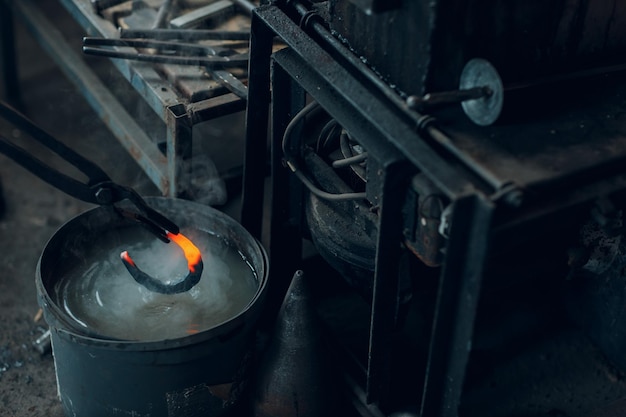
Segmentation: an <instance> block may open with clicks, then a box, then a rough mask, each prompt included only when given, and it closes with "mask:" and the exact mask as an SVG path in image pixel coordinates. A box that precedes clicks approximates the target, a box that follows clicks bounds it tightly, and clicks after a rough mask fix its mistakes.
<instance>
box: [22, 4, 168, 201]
mask: <svg viewBox="0 0 626 417" xmlns="http://www.w3.org/2000/svg"><path fill="white" fill-rule="evenodd" d="M12 5H13V10H14V11H15V12H16V13H18V14H19V16H20V17H22V18H23V20H24V22H25V24H26V25H27V26H28V28H29V30H30V31H31V33H32V34H33V35H34V36H35V37H36V38H37V40H38V42H39V44H40V45H41V46H42V47H43V48H44V49H45V50H46V52H48V54H49V55H50V56H51V57H52V59H53V60H54V61H55V62H56V63H57V65H58V66H59V68H60V69H61V70H62V71H63V73H64V74H65V75H66V77H67V78H68V79H69V80H70V81H71V82H73V83H74V84H75V85H76V87H77V88H78V89H79V90H80V91H81V92H82V93H83V95H84V96H85V98H86V99H87V101H88V102H89V104H90V105H91V107H92V108H93V109H94V111H95V112H96V113H97V114H98V116H99V117H100V119H102V120H103V121H105V123H106V124H107V126H108V127H109V129H110V130H111V132H112V133H113V135H114V136H115V137H116V138H117V139H118V140H119V142H120V143H121V144H122V145H123V146H124V147H125V148H126V149H127V150H128V152H129V153H130V154H131V155H132V156H133V158H134V159H135V160H136V161H137V163H138V164H139V166H141V168H142V169H143V170H144V171H145V172H146V174H147V175H148V177H149V178H150V179H151V180H152V182H154V184H156V186H157V187H159V189H160V190H161V192H162V193H163V194H164V195H169V194H170V192H169V189H170V182H169V178H168V177H167V176H166V175H165V172H166V167H167V161H166V158H165V156H164V155H163V154H162V153H161V152H160V151H159V150H158V148H157V146H156V144H155V143H153V142H152V141H151V140H150V138H149V137H147V136H146V134H145V133H144V131H143V130H142V129H141V128H140V127H139V126H138V125H137V124H136V122H135V121H134V120H133V119H132V118H131V117H130V116H129V115H128V113H127V112H126V111H125V110H124V109H123V108H122V106H121V104H119V102H118V101H117V99H116V98H115V97H114V96H113V95H112V94H111V93H110V91H109V89H108V88H107V87H106V86H105V85H104V84H103V83H102V82H101V81H100V79H99V78H98V77H97V76H96V75H95V74H94V73H93V72H92V71H91V69H90V68H89V67H88V66H87V65H86V64H85V63H84V62H83V60H82V58H81V57H80V56H78V55H77V54H75V53H74V52H73V49H72V48H71V47H70V46H69V45H67V43H66V42H65V39H64V38H63V36H62V35H61V33H60V32H59V31H58V30H57V29H56V28H55V27H54V26H53V25H52V24H51V23H50V22H49V21H48V20H47V19H46V18H45V17H44V16H43V14H42V13H41V12H40V11H39V9H38V8H37V7H36V6H35V5H34V4H33V2H32V1H31V0H23V1H19V2H13V3H12Z"/></svg>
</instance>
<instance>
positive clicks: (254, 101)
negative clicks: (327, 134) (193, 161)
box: [241, 13, 274, 238]
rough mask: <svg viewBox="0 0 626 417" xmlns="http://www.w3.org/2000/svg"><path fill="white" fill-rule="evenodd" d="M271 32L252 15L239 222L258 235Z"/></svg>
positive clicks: (262, 189) (267, 108)
mask: <svg viewBox="0 0 626 417" xmlns="http://www.w3.org/2000/svg"><path fill="white" fill-rule="evenodd" d="M273 37H274V33H273V32H272V31H271V30H270V29H269V28H268V26H266V25H265V24H264V22H263V21H262V20H261V19H259V17H258V15H257V14H255V13H253V14H252V21H251V28H250V62H251V63H252V62H254V65H249V68H248V107H247V108H248V110H247V112H246V143H245V152H244V170H243V173H244V175H243V191H242V203H241V222H242V224H243V225H244V227H246V228H247V229H248V231H249V232H250V233H251V234H252V235H253V236H255V237H257V238H260V237H261V232H262V220H263V194H264V192H263V191H264V181H265V164H266V158H265V157H264V156H265V155H266V148H267V128H268V116H269V103H270V55H271V53H272V42H273Z"/></svg>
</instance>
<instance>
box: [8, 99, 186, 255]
mask: <svg viewBox="0 0 626 417" xmlns="http://www.w3.org/2000/svg"><path fill="white" fill-rule="evenodd" d="M0 117H1V118H3V119H5V120H7V121H9V122H11V123H12V124H13V125H14V126H15V127H17V128H19V129H20V130H22V131H23V132H25V133H27V134H29V135H30V136H31V137H32V138H33V139H35V140H37V141H38V142H39V143H41V144H42V145H44V146H46V147H47V148H48V149H50V150H51V151H52V152H54V153H56V154H57V155H59V156H60V157H61V158H63V159H64V160H65V161H67V162H68V163H69V164H71V165H73V166H74V167H76V168H77V169H78V170H80V171H81V172H82V173H83V174H85V175H86V176H87V178H88V181H87V182H86V183H82V182H80V181H78V180H76V179H74V178H72V177H70V176H68V175H65V174H63V173H61V172H59V171H57V170H55V169H54V168H52V167H50V166H49V165H47V164H45V163H44V162H42V161H40V160H39V159H37V158H35V157H34V156H33V155H31V154H30V153H28V152H27V151H25V150H24V149H22V148H20V147H19V146H17V145H15V144H13V143H12V142H10V141H9V140H8V139H7V138H6V137H4V136H2V134H0V152H1V153H3V154H5V155H6V156H8V157H9V158H11V159H12V160H14V161H15V162H17V163H18V164H20V165H21V166H23V167H24V168H26V169H27V170H29V171H30V172H32V173H33V174H35V175H36V176H38V177H39V178H41V179H42V180H43V181H45V182H47V183H48V184H50V185H52V186H53V187H55V188H58V189H59V190H61V191H63V192H65V193H66V194H68V195H70V196H72V197H75V198H77V199H79V200H82V201H85V202H88V203H93V204H98V205H104V206H112V207H113V208H114V209H115V210H116V211H117V212H118V213H119V214H120V215H122V216H124V217H127V218H130V219H132V220H135V221H137V222H139V223H140V224H142V225H143V226H145V227H147V228H148V229H149V230H150V231H151V232H153V233H154V234H155V235H156V236H157V237H158V238H159V239H161V240H162V241H164V242H166V243H168V242H169V241H170V239H169V238H168V237H167V232H168V231H169V232H171V233H173V234H175V235H176V234H178V233H179V228H178V226H177V225H176V224H175V223H174V222H172V221H171V220H169V219H168V218H166V217H165V216H163V215H162V214H160V213H159V212H157V211H156V210H154V209H152V208H150V207H149V206H148V204H147V203H146V202H145V201H144V200H143V198H141V196H140V195H139V194H138V193H137V192H136V191H135V190H133V189H132V188H130V187H127V186H123V185H119V184H116V183H114V182H113V181H112V180H111V178H109V176H108V175H107V174H106V173H105V172H104V171H103V170H102V169H101V168H100V167H99V166H97V165H96V164H94V163H93V162H91V161H90V160H88V159H86V158H84V157H83V156H81V155H79V154H78V153H77V152H75V151H74V150H72V149H71V148H69V147H68V146H66V145H65V144H63V143H61V142H60V141H58V140H57V139H55V138H54V137H53V136H52V135H50V134H49V133H47V132H46V131H45V130H43V129H41V128H40V127H38V126H37V125H35V124H34V123H33V122H32V121H31V120H29V119H28V118H27V117H26V116H24V115H22V114H21V113H20V112H18V111H17V110H15V109H13V108H12V107H11V106H9V105H7V104H6V103H4V102H2V101H0ZM122 200H129V201H130V202H131V203H133V204H134V205H135V206H136V208H137V210H138V212H131V211H129V210H125V209H121V208H119V207H116V206H114V204H115V203H117V202H120V201H122Z"/></svg>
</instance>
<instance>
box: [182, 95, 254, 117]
mask: <svg viewBox="0 0 626 417" xmlns="http://www.w3.org/2000/svg"><path fill="white" fill-rule="evenodd" d="M245 109H246V100H242V99H241V97H239V96H237V95H235V94H231V93H228V94H222V95H221V96H217V97H211V98H208V99H206V100H202V101H197V102H195V103H191V104H189V105H188V106H187V113H188V114H189V117H190V118H191V120H192V123H193V124H194V125H195V124H198V123H201V122H205V121H207V120H211V119H215V118H217V117H220V116H226V115H228V114H232V113H236V112H239V111H244V110H245Z"/></svg>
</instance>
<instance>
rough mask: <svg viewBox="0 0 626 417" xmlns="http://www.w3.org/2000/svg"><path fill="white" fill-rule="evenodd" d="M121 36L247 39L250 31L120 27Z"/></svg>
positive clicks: (179, 38) (195, 39) (192, 39)
mask: <svg viewBox="0 0 626 417" xmlns="http://www.w3.org/2000/svg"><path fill="white" fill-rule="evenodd" d="M119 33H120V38H122V39H124V38H150V39H154V40H161V41H164V40H179V41H184V42H193V41H204V40H212V39H214V40H232V41H247V40H249V39H250V32H248V31H238V30H233V31H229V30H213V29H120V31H119Z"/></svg>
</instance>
